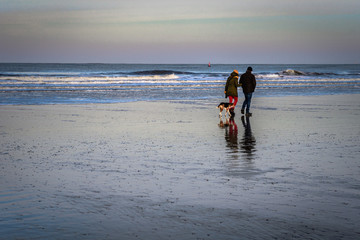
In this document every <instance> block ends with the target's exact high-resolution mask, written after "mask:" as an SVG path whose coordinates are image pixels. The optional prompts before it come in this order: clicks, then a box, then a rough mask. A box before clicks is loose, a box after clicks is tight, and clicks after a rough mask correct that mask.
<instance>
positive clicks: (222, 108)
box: [219, 106, 224, 118]
mask: <svg viewBox="0 0 360 240" xmlns="http://www.w3.org/2000/svg"><path fill="white" fill-rule="evenodd" d="M219 109H220V113H219V118H222V111H223V110H224V107H223V106H220V107H219Z"/></svg>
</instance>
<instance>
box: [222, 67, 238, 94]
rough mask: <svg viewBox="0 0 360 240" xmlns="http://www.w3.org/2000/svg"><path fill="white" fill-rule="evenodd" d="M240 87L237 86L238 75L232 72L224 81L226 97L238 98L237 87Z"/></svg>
mask: <svg viewBox="0 0 360 240" xmlns="http://www.w3.org/2000/svg"><path fill="white" fill-rule="evenodd" d="M240 86H241V84H239V74H238V73H236V72H232V73H231V75H230V76H229V77H228V79H227V81H226V85H225V92H226V96H232V97H237V96H238V91H237V87H240Z"/></svg>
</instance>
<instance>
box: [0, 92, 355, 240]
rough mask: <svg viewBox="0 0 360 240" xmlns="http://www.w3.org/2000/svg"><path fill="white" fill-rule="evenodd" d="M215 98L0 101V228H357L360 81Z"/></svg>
mask: <svg viewBox="0 0 360 240" xmlns="http://www.w3.org/2000/svg"><path fill="white" fill-rule="evenodd" d="M219 101H220V100H219ZM217 104H218V102H210V101H200V102H199V103H198V104H196V105H195V104H193V103H192V102H186V101H182V102H178V101H159V102H134V103H121V104H120V103H119V104H89V105H43V106H39V105H37V106H32V105H26V106H25V105H21V106H0V158H1V162H0V212H1V214H0V236H1V237H0V238H1V239H294V238H299V239H356V238H357V239H359V238H360V230H359V226H358V222H359V219H360V161H359V156H360V95H334V96H306V97H281V98H256V97H255V98H254V99H253V109H252V112H253V117H251V118H241V115H240V110H239V109H236V114H237V115H236V116H235V119H234V121H233V122H232V121H231V122H226V120H225V119H224V120H223V122H220V120H219V118H218V109H216V108H215V107H216V106H217Z"/></svg>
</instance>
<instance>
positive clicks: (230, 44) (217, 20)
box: [0, 0, 360, 64]
mask: <svg viewBox="0 0 360 240" xmlns="http://www.w3.org/2000/svg"><path fill="white" fill-rule="evenodd" d="M209 61H210V62H212V63H214V64H215V63H224V64H226V63H230V64H279V63H283V64H296V63H299V64H306V63H310V64H321V63H340V64H347V63H350V64H353V63H355V64H359V63H360V1H359V0H342V1H339V0H181V1H179V0H174V1H173V0H101V1H100V0H61V1H49V0H31V1H30V0H0V62H53V63H54V62H55V63H57V62H68V63H208V62H209Z"/></svg>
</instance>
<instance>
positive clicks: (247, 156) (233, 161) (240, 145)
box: [218, 117, 256, 176]
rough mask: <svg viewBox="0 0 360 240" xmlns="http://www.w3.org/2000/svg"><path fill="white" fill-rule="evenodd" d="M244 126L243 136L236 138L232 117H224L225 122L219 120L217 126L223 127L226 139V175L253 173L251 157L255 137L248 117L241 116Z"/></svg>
mask: <svg viewBox="0 0 360 240" xmlns="http://www.w3.org/2000/svg"><path fill="white" fill-rule="evenodd" d="M241 121H242V124H243V126H244V136H243V138H242V139H240V141H239V140H238V131H239V130H238V126H237V124H236V122H235V120H234V118H230V119H226V120H225V122H223V121H222V120H220V123H219V124H218V126H219V127H220V128H223V129H225V141H226V149H227V151H226V156H227V157H226V159H227V161H226V165H227V175H231V176H248V175H249V174H252V173H254V169H253V159H254V152H255V151H256V149H255V144H256V141H255V137H254V136H253V134H252V131H251V125H250V119H249V117H246V118H244V117H242V118H241Z"/></svg>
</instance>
